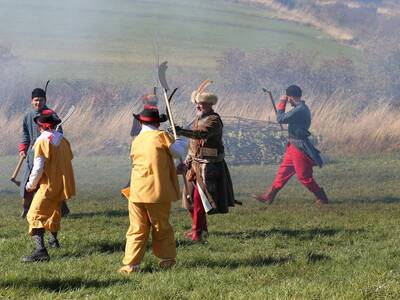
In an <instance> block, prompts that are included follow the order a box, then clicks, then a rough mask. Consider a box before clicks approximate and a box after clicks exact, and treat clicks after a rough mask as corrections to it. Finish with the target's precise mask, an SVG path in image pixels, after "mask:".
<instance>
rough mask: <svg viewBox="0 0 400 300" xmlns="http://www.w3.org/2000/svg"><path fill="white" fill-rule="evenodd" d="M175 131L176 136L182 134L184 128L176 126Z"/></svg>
mask: <svg viewBox="0 0 400 300" xmlns="http://www.w3.org/2000/svg"><path fill="white" fill-rule="evenodd" d="M175 131H176V134H179V133H180V132H182V127H181V126H178V125H176V126H175Z"/></svg>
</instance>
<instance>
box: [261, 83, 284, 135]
mask: <svg viewBox="0 0 400 300" xmlns="http://www.w3.org/2000/svg"><path fill="white" fill-rule="evenodd" d="M262 90H263V92H264V93H268V95H269V99H271V103H272V107H273V108H274V111H275V116H276V115H278V112H277V110H276V106H275V101H274V98H273V97H272V92H271V91H270V90H267V89H266V88H262ZM279 126H281V130H283V126H282V124H280V123H279Z"/></svg>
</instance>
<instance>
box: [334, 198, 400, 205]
mask: <svg viewBox="0 0 400 300" xmlns="http://www.w3.org/2000/svg"><path fill="white" fill-rule="evenodd" d="M336 203H338V204H397V203H400V198H398V197H383V198H378V199H372V200H368V199H347V200H341V201H340V200H339V201H335V204H336Z"/></svg>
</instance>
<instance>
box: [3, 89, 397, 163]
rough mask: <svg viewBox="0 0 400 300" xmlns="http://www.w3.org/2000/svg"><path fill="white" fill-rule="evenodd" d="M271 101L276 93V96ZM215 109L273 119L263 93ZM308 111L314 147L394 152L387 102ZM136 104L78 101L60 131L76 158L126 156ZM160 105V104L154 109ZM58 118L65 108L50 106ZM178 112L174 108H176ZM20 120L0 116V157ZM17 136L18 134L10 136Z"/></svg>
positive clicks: (12, 149) (393, 118)
mask: <svg viewBox="0 0 400 300" xmlns="http://www.w3.org/2000/svg"><path fill="white" fill-rule="evenodd" d="M276 97H277V95H276ZM220 98H221V100H220V102H219V103H218V104H217V106H216V111H217V112H219V113H220V114H221V115H222V116H227V118H226V123H228V122H229V118H228V116H238V117H244V118H249V119H254V120H262V121H267V120H270V121H274V120H275V116H274V112H273V110H272V107H271V104H270V103H269V99H267V98H266V97H265V95H263V94H261V93H260V94H258V95H255V94H242V95H236V96H235V95H225V96H223V95H221V97H220ZM176 101H177V102H176V103H175V104H174V106H173V109H174V111H175V117H176V120H177V123H179V124H185V123H186V121H187V120H190V119H191V118H192V117H193V107H192V105H191V104H190V103H189V102H188V101H187V100H186V98H183V95H181V97H180V98H179V99H177V100H176ZM307 103H308V104H309V105H310V108H311V110H312V113H313V116H314V117H313V124H312V128H311V131H312V132H313V134H317V135H319V136H321V144H320V147H321V148H322V149H323V150H324V151H329V152H332V153H379V152H391V151H396V150H399V149H400V119H399V118H398V114H399V111H398V109H394V108H393V107H391V106H390V105H388V104H382V105H373V106H370V107H368V108H366V109H364V110H360V111H357V109H355V108H352V107H351V105H350V104H351V102H350V101H349V100H348V99H343V98H342V95H341V94H340V93H339V94H336V95H334V96H332V97H331V98H329V99H328V100H327V101H325V102H323V101H322V102H321V101H317V100H314V99H307ZM140 105H141V104H140V102H139V101H136V102H135V103H133V104H124V105H122V106H119V107H118V108H114V109H113V108H110V107H107V104H102V101H100V100H99V99H96V97H95V96H87V97H85V98H83V99H81V101H80V102H79V104H78V105H77V109H76V111H75V113H74V114H73V115H72V117H71V118H70V120H69V121H68V123H66V124H65V126H64V130H65V132H66V136H67V137H68V139H69V140H70V141H71V143H72V145H73V149H74V151H75V152H76V153H79V154H124V153H128V152H127V151H128V147H129V144H130V143H129V138H130V137H129V132H130V127H131V120H132V112H133V111H139V107H140ZM160 106H161V107H162V105H160ZM54 108H55V110H56V111H57V112H58V114H59V115H60V116H61V117H62V116H63V115H64V114H65V113H66V111H67V110H68V108H69V105H68V104H64V105H63V106H58V107H57V106H55V107H54ZM178 108H179V109H178ZM21 122H22V116H19V117H17V118H7V116H6V115H5V113H4V112H1V113H0V129H1V130H0V154H1V155H4V154H12V153H16V151H17V144H18V140H19V133H20V131H21V129H20V128H21ZM17 132H18V134H16V133H17Z"/></svg>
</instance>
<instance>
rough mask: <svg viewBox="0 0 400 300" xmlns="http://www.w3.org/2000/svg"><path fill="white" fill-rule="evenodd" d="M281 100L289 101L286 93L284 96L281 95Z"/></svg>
mask: <svg viewBox="0 0 400 300" xmlns="http://www.w3.org/2000/svg"><path fill="white" fill-rule="evenodd" d="M279 101H284V102H287V101H288V97H287V96H286V95H282V96H280V97H279Z"/></svg>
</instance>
